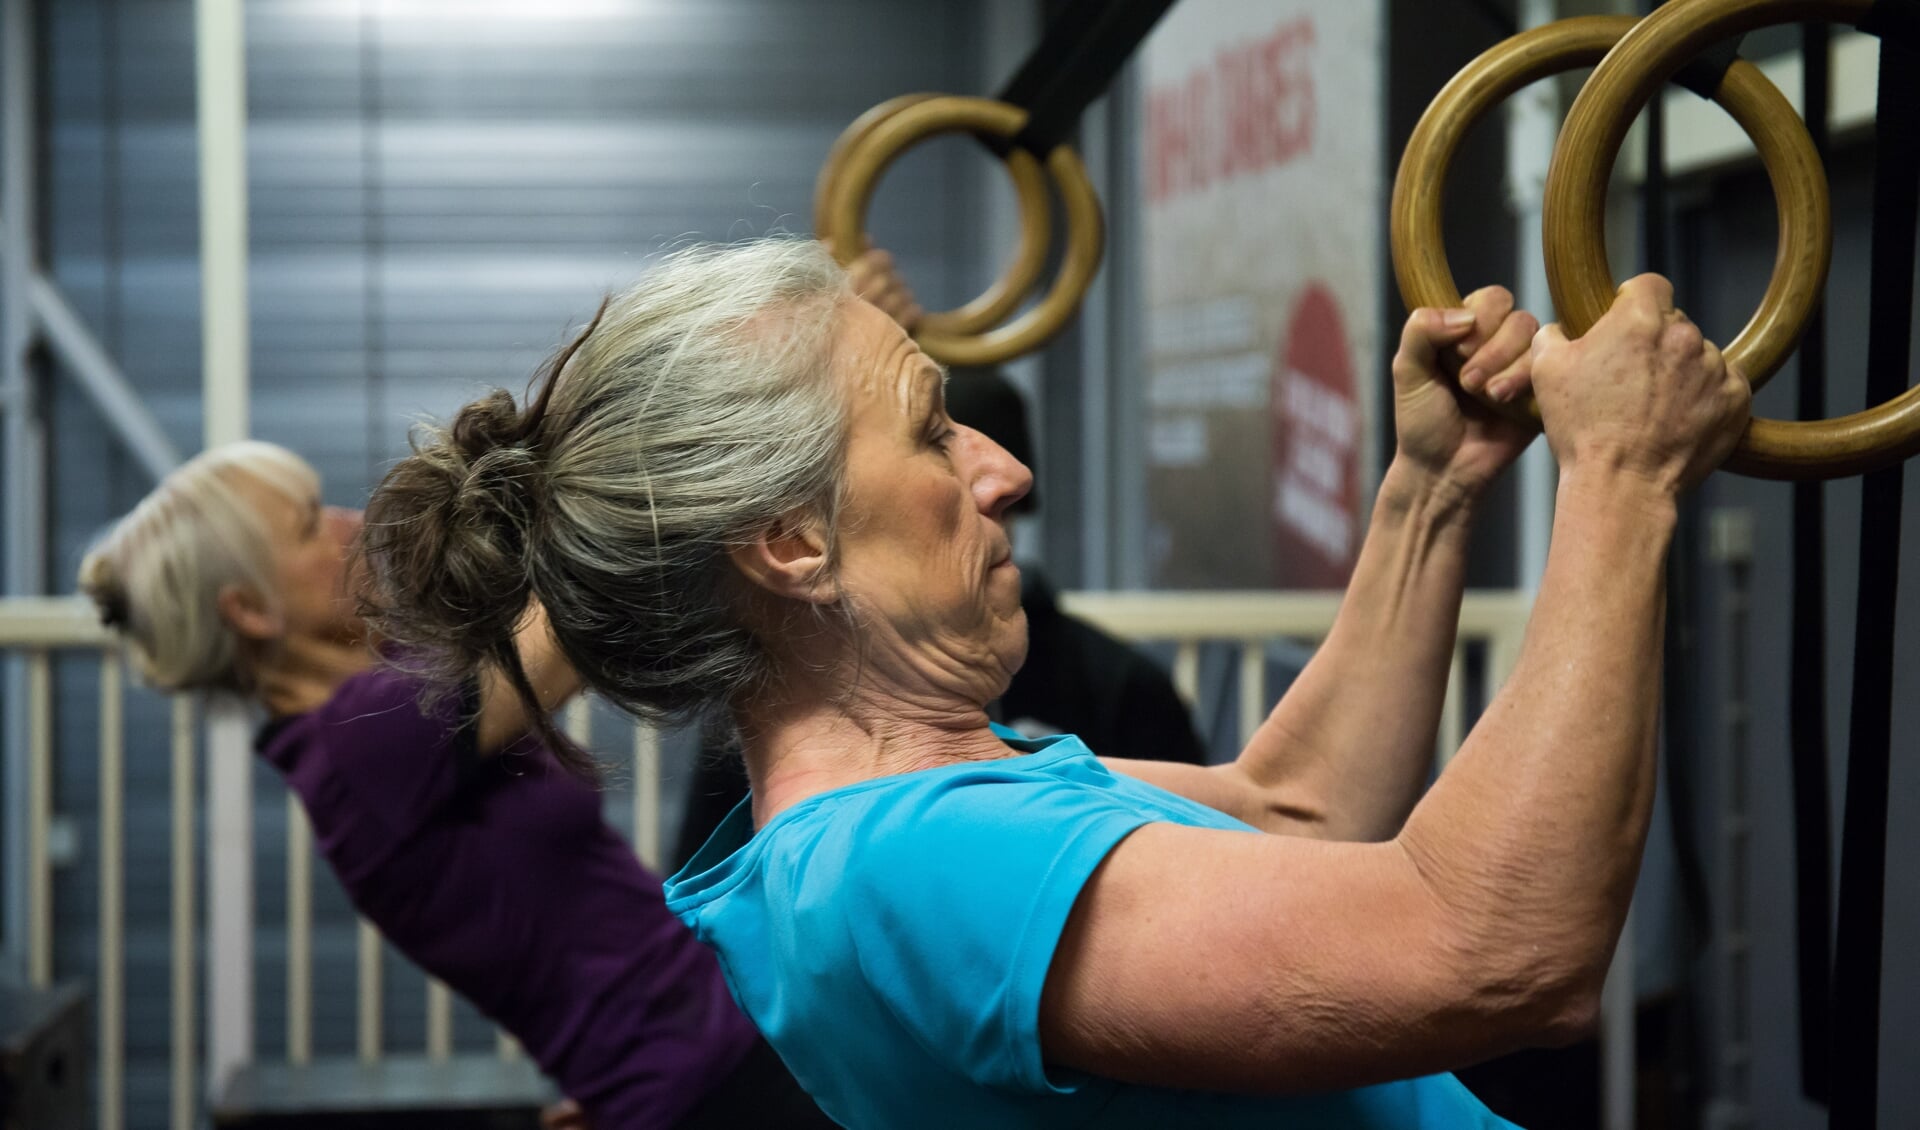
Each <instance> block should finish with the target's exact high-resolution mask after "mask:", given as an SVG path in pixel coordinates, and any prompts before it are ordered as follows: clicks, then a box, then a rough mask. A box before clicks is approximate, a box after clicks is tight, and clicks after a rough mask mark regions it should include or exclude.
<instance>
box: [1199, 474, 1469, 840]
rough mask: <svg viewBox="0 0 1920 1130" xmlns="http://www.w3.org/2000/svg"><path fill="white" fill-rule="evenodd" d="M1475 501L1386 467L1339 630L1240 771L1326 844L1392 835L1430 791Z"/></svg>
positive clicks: (1317, 655) (1245, 753)
mask: <svg viewBox="0 0 1920 1130" xmlns="http://www.w3.org/2000/svg"><path fill="white" fill-rule="evenodd" d="M1471 505H1472V504H1471V502H1470V500H1467V499H1464V498H1462V497H1460V496H1459V494H1458V493H1457V492H1454V491H1450V490H1449V489H1447V488H1446V487H1445V486H1444V485H1443V484H1440V483H1437V482H1434V481H1432V480H1431V479H1428V478H1426V477H1424V476H1422V475H1421V474H1420V473H1419V472H1417V471H1414V470H1412V469H1410V468H1408V467H1406V466H1404V465H1403V464H1401V463H1399V462H1396V463H1395V464H1394V465H1393V466H1392V467H1390V468H1389V469H1388V471H1387V475H1386V478H1385V481H1384V482H1383V483H1382V485H1381V488H1380V495H1379V498H1378V499H1377V501H1376V502H1375V505H1374V511H1373V520H1372V523H1371V526H1370V527H1369V529H1368V532H1367V538H1366V541H1365V543H1364V544H1363V545H1362V547H1361V551H1360V557H1359V560H1358V561H1357V562H1356V563H1355V566H1354V572H1353V580H1352V582H1351V583H1350V585H1349V586H1348V588H1347V595H1346V597H1345V599H1344V600H1343V601H1342V602H1341V605H1340V612H1339V615H1338V616H1337V617H1336V618H1335V620H1334V624H1333V628H1332V630H1331V631H1330V632H1329V633H1328V635H1327V639H1326V641H1325V643H1323V644H1322V645H1321V647H1320V648H1319V650H1318V651H1317V652H1316V653H1315V655H1314V657H1313V659H1312V661H1311V662H1309V663H1308V664H1307V666H1306V669H1305V670H1303V671H1302V672H1301V673H1300V677H1299V678H1298V679H1296V680H1295V681H1294V684H1293V686H1292V687H1291V688H1290V689H1289V690H1288V691H1287V694H1286V696H1285V697H1284V698H1283V699H1282V700H1281V701H1280V704H1279V705H1278V706H1276V707H1274V709H1273V712H1272V713H1271V714H1270V715H1269V716H1268V718H1267V721H1266V722H1265V723H1264V724H1263V725H1262V726H1261V727H1260V729H1259V730H1258V731H1257V732H1256V733H1255V734H1254V736H1253V739H1252V740H1251V741H1250V742H1248V744H1247V747H1246V749H1245V750H1244V751H1242V753H1241V755H1240V758H1239V760H1238V761H1237V762H1236V768H1237V769H1238V770H1240V771H1241V772H1244V773H1245V774H1246V775H1247V777H1248V778H1249V779H1251V780H1252V781H1253V782H1254V783H1255V784H1256V785H1258V786H1260V787H1261V788H1262V789H1263V790H1264V791H1267V792H1270V793H1271V794H1273V795H1275V796H1284V797H1286V798H1287V799H1288V802H1289V804H1290V805H1294V806H1298V805H1301V804H1302V802H1303V800H1304V803H1305V806H1306V807H1308V808H1311V809H1312V810H1315V811H1317V812H1319V813H1321V814H1322V821H1323V822H1322V824H1321V826H1320V827H1319V828H1317V829H1316V830H1317V831H1318V832H1319V833H1320V834H1321V835H1323V836H1325V837H1327V838H1330V839H1342V840H1382V839H1387V838H1389V837H1391V836H1392V835H1393V834H1394V833H1395V832H1396V831H1398V830H1399V827H1400V824H1401V822H1402V821H1403V820H1405V818H1406V815H1407V812H1408V811H1409V810H1410V809H1411V808H1412V807H1413V803H1414V801H1415V800H1416V799H1418V797H1419V796H1420V791H1421V789H1422V788H1423V787H1424V786H1425V785H1426V781H1427V774H1428V769H1429V767H1430V765H1431V763H1432V757H1433V749H1434V736H1435V732H1436V730H1437V728H1438V726H1439V720H1440V709H1441V704H1442V702H1443V701H1444V698H1445V692H1446V680H1447V672H1448V669H1449V666H1450V664H1451V660H1452V656H1453V645H1454V634H1455V631H1456V626H1457V624H1458V620H1459V615H1460V596H1461V589H1462V585H1463V583H1464V578H1465V573H1466V554H1467V537H1468V533H1469V527H1470V526H1471Z"/></svg>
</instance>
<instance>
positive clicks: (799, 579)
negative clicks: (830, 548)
mask: <svg viewBox="0 0 1920 1130" xmlns="http://www.w3.org/2000/svg"><path fill="white" fill-rule="evenodd" d="M727 556H729V557H731V558H732V559H733V565H734V568H736V569H738V570H740V572H741V574H742V575H744V576H745V577H746V578H747V580H749V581H751V582H753V583H754V584H755V585H756V586H758V587H759V588H761V589H764V590H766V591H767V592H770V593H772V594H774V595H775V596H782V597H786V598H787V599H789V600H800V601H805V602H807V603H808V604H832V603H833V602H834V601H836V600H838V599H840V588H839V586H838V585H836V584H834V582H833V578H832V577H831V576H829V575H828V573H827V539H826V535H825V533H824V532H823V531H822V530H821V529H820V524H819V523H818V522H815V521H812V520H810V519H803V518H782V519H780V520H779V521H777V522H775V523H774V524H773V525H771V526H769V527H767V528H766V529H765V530H762V531H761V533H760V536H759V537H756V538H754V539H753V540H752V541H750V542H747V543H746V544H744V545H736V546H734V547H733V548H732V549H730V550H728V551H727Z"/></svg>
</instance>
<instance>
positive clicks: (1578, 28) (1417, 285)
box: [1391, 16, 1833, 421]
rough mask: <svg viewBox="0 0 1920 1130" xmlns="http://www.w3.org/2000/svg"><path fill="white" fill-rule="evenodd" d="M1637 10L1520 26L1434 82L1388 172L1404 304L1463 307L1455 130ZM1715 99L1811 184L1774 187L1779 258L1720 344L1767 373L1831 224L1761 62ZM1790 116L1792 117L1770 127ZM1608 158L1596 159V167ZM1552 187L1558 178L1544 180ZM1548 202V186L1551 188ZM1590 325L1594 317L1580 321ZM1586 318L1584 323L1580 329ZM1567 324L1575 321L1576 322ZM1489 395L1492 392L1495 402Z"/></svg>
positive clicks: (1777, 161) (1800, 133) (1560, 302)
mask: <svg viewBox="0 0 1920 1130" xmlns="http://www.w3.org/2000/svg"><path fill="white" fill-rule="evenodd" d="M1638 22H1639V21H1638V20H1635V19H1634V18H1633V17H1632V16H1581V17H1576V18H1573V19H1565V20H1559V21H1556V22H1554V23H1550V24H1545V25H1542V26H1540V27H1537V28H1533V29H1530V30H1528V31H1525V32H1522V33H1520V34H1519V35H1516V36H1513V37H1512V38H1510V39H1507V40H1506V41H1504V42H1502V43H1500V44H1497V45H1495V46H1494V47H1493V48H1491V49H1489V50H1488V51H1487V52H1485V53H1484V54H1482V55H1481V56H1480V57H1479V58H1477V59H1475V60H1474V61H1473V62H1472V63H1469V64H1468V65H1467V66H1466V68H1465V69H1463V70H1462V71H1461V72H1460V73H1459V74H1458V75H1456V76H1454V78H1453V81H1451V82H1449V83H1448V84H1447V85H1446V86H1445V87H1444V88H1442V89H1441V91H1440V93H1439V95H1438V96H1436V97H1435V98H1434V100H1433V104H1432V105H1431V106H1429V107H1428V108H1427V112H1426V113H1425V114H1424V115H1422V116H1421V118H1420V122H1419V124H1418V125H1416V126H1415V127H1414V131H1413V136H1412V137H1411V138H1410V139H1409V140H1408V142H1407V148H1406V153H1405V155H1404V156H1403V157H1402V158H1401V162H1400V172H1399V175H1398V177H1397V178H1396V179H1395V181H1394V191H1393V206H1392V211H1391V225H1392V227H1391V241H1392V246H1393V266H1394V273H1395V275H1396V277H1397V278H1398V280H1399V283H1400V293H1401V296H1402V297H1403V298H1404V299H1405V301H1406V303H1407V306H1408V307H1409V308H1418V307H1421V306H1443V307H1444V306H1458V305H1459V304H1460V301H1461V298H1460V290H1459V287H1458V286H1457V285H1456V284H1455V283H1454V280H1453V272H1452V271H1451V270H1450V269H1449V268H1448V266H1447V257H1446V247H1445V245H1444V242H1443V236H1442V229H1441V211H1442V203H1443V198H1442V193H1443V191H1444V189H1445V185H1446V173H1447V166H1448V165H1449V164H1451V162H1452V160H1453V157H1454V154H1455V153H1456V152H1457V151H1458V149H1459V146H1460V142H1461V139H1462V138H1463V137H1464V136H1465V135H1466V132H1467V130H1468V128H1469V127H1471V126H1472V125H1473V123H1474V122H1475V121H1477V120H1479V118H1480V117H1482V116H1483V115H1485V114H1486V113H1487V112H1488V111H1489V110H1491V109H1492V108H1493V107H1495V106H1497V105H1499V104H1500V103H1501V102H1502V101H1504V100H1505V99H1506V98H1507V97H1508V96H1510V95H1511V94H1513V93H1514V92H1515V91H1517V90H1519V89H1521V88H1522V87H1524V86H1526V85H1528V84H1529V83H1533V82H1536V81H1538V80H1540V79H1542V78H1546V77H1548V76H1549V75H1554V74H1558V73H1560V72H1562V71H1567V70H1572V69H1574V68H1576V67H1585V66H1592V65H1594V64H1596V63H1598V62H1600V61H1601V59H1602V58H1603V57H1605V56H1606V55H1607V52H1608V51H1609V50H1610V49H1612V48H1613V47H1614V45H1615V44H1616V43H1618V42H1620V41H1622V39H1623V38H1624V37H1625V36H1626V35H1627V34H1628V33H1629V32H1630V31H1631V30H1632V29H1633V28H1634V27H1635V25H1636V24H1637V23H1638ZM1714 100H1715V101H1716V102H1719V103H1720V105H1721V106H1722V107H1723V108H1724V109H1725V110H1726V111H1727V113H1728V114H1729V115H1731V116H1732V117H1733V119H1734V120H1735V121H1736V122H1739V123H1740V124H1741V126H1742V127H1743V128H1745V129H1747V131H1748V132H1749V133H1753V134H1756V137H1757V144H1758V145H1759V148H1760V152H1761V159H1762V160H1763V161H1764V162H1765V163H1766V166H1767V170H1768V172H1769V173H1770V174H1772V175H1773V178H1774V183H1775V184H1776V185H1779V184H1781V183H1783V182H1785V181H1789V180H1790V181H1791V182H1792V183H1794V184H1796V185H1797V186H1800V187H1801V188H1803V189H1805V188H1806V187H1807V186H1811V190H1810V191H1799V192H1796V193H1793V194H1786V193H1781V194H1778V195H1779V207H1780V215H1781V222H1780V229H1781V234H1780V263H1781V264H1790V265H1791V266H1792V268H1793V269H1785V268H1784V267H1777V268H1776V270H1775V272H1774V278H1773V282H1772V283H1771V284H1770V285H1769V287H1768V289H1767V294H1766V297H1765V298H1764V299H1763V300H1762V302H1761V304H1760V310H1759V311H1758V312H1757V313H1755V314H1754V316H1753V319H1752V320H1751V321H1749V322H1748V323H1747V326H1746V328H1745V329H1743V330H1741V331H1740V335H1739V336H1738V337H1736V338H1735V339H1734V340H1733V342H1732V343H1731V344H1729V345H1728V346H1727V349H1726V355H1727V357H1728V359H1729V360H1737V362H1738V363H1739V364H1740V365H1741V370H1742V372H1745V373H1746V374H1747V375H1748V378H1749V379H1750V380H1751V381H1752V382H1753V383H1754V384H1755V385H1756V386H1758V385H1760V384H1762V383H1764V382H1765V381H1766V379H1767V378H1768V377H1770V376H1772V375H1773V373H1774V372H1775V370H1777V369H1778V368H1779V367H1780V364H1781V362H1782V361H1784V360H1785V359H1786V356H1787V355H1788V354H1789V353H1791V352H1792V350H1793V346H1794V343H1795V342H1796V341H1798V340H1799V336H1800V333H1801V331H1802V330H1803V329H1804V328H1805V326H1806V320H1807V317H1808V315H1810V314H1811V313H1812V308H1813V307H1812V303H1811V300H1810V296H1809V294H1808V292H1807V291H1806V290H1805V284H1806V281H1807V278H1808V275H1809V274H1811V277H1812V279H1813V283H1814V289H1813V292H1812V293H1813V294H1817V293H1818V289H1819V286H1820V285H1821V284H1823V283H1824V281H1825V279H1826V268H1827V260H1828V257H1829V255H1830V254H1831V249H1832V243H1833V234H1832V222H1831V217H1830V216H1829V214H1828V206H1827V193H1826V177H1825V174H1824V173H1823V172H1822V171H1821V168H1820V161H1819V157H1818V155H1817V154H1815V152H1814V150H1813V143H1812V140H1811V139H1810V138H1808V136H1807V133H1806V131H1805V130H1804V129H1799V128H1797V127H1798V125H1799V120H1798V119H1797V118H1793V117H1792V114H1793V109H1792V107H1791V105H1789V104H1788V102H1787V100H1786V99H1785V98H1784V97H1782V96H1781V94H1780V92H1779V90H1777V89H1776V88H1775V87H1774V85H1773V84H1772V83H1771V82H1769V81H1768V80H1767V78H1766V76H1765V75H1763V74H1761V73H1760V70H1759V68H1757V67H1755V66H1754V65H1753V64H1751V63H1748V62H1746V61H1745V60H1739V61H1736V62H1735V63H1734V65H1733V66H1732V67H1731V68H1729V70H1728V71H1727V75H1726V78H1725V79H1724V80H1723V81H1722V82H1721V84H1720V89H1719V90H1718V91H1717V92H1716V93H1715V96H1714ZM1782 114H1784V115H1787V118H1788V119H1789V120H1791V121H1792V123H1793V126H1794V127H1796V128H1791V129H1787V128H1774V126H1775V125H1776V123H1778V122H1780V121H1781V118H1780V115H1782ZM1565 139H1566V134H1564V133H1563V134H1562V135H1561V145H1560V146H1558V147H1556V149H1555V154H1556V157H1555V159H1556V161H1557V160H1558V154H1559V152H1560V150H1561V149H1563V148H1565V145H1566V140H1565ZM1607 168H1608V166H1602V172H1603V174H1604V172H1605V171H1606V170H1607ZM1548 184H1549V186H1550V187H1549V192H1551V185H1552V184H1553V181H1552V180H1551V179H1549V181H1548ZM1548 201H1549V205H1551V201H1552V197H1551V196H1549V197H1548ZM1548 215H1549V222H1548V225H1547V231H1548V242H1547V246H1548V249H1549V257H1548V265H1549V269H1550V270H1551V268H1552V264H1553V259H1552V256H1551V250H1552V247H1553V243H1552V233H1553V226H1552V222H1551V216H1552V213H1551V211H1550V210H1549V213H1548ZM1593 222H1594V223H1595V224H1596V226H1595V227H1594V228H1593V229H1592V232H1591V233H1583V234H1591V235H1592V242H1593V245H1594V246H1596V247H1599V260H1598V262H1599V268H1598V269H1599V271H1600V277H1601V278H1602V279H1608V275H1607V274H1606V271H1607V266H1606V250H1605V247H1604V246H1602V245H1601V239H1602V237H1603V235H1604V228H1602V227H1599V226H1598V225H1599V223H1600V220H1597V219H1596V220H1595V221H1593ZM1613 293H1614V288H1613V284H1612V282H1611V281H1607V282H1606V284H1605V290H1604V298H1603V300H1602V302H1601V304H1600V311H1601V312H1602V313H1604V312H1605V311H1606V308H1607V306H1608V305H1609V304H1611V302H1612V299H1613ZM1554 300H1555V303H1556V305H1557V306H1558V307H1559V310H1560V313H1561V317H1562V318H1563V320H1567V321H1569V322H1571V321H1572V319H1571V317H1570V316H1569V313H1568V310H1569V308H1568V306H1567V304H1566V301H1565V300H1564V299H1563V298H1562V297H1561V293H1560V290H1559V289H1558V288H1557V287H1556V288H1555V290H1554ZM1587 325H1591V322H1589V323H1587ZM1585 328H1586V327H1585V326H1582V327H1581V329H1582V330H1584V329H1585ZM1568 332H1569V333H1571V332H1573V328H1572V326H1571V325H1569V327H1568ZM1490 403H1492V402H1490ZM1493 406H1494V407H1495V408H1497V409H1499V410H1500V411H1502V412H1505V413H1507V414H1510V415H1514V416H1520V415H1523V414H1524V415H1525V416H1526V417H1528V418H1531V419H1533V420H1536V421H1537V420H1538V419H1539V416H1540V411H1539V407H1538V405H1536V404H1535V403H1534V402H1533V401H1532V399H1531V398H1523V399H1521V400H1519V401H1515V402H1512V403H1511V404H1498V403H1494V404H1493Z"/></svg>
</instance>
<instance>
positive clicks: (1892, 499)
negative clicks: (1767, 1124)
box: [1831, 39, 1920, 1130]
mask: <svg viewBox="0 0 1920 1130" xmlns="http://www.w3.org/2000/svg"><path fill="white" fill-rule="evenodd" d="M1874 135H1875V170H1874V191H1873V267H1872V300H1871V301H1872V309H1871V321H1870V324H1869V328H1868V333H1867V401H1868V403H1870V404H1871V403H1879V402H1881V401H1884V400H1887V399H1890V398H1891V397H1893V396H1897V395H1898V394H1899V393H1901V392H1902V391H1904V390H1905V388H1906V385H1907V379H1908V366H1909V364H1910V363H1911V362H1910V350H1911V345H1912V330H1913V327H1912V316H1913V274H1914V239H1915V236H1916V234H1917V231H1916V229H1920V52H1915V51H1913V50H1911V49H1909V48H1908V47H1906V46H1905V45H1904V44H1902V43H1900V42H1898V41H1896V40H1894V39H1883V40H1882V41H1881V44H1880V80H1879V110H1878V112H1877V115H1876V120H1875V126H1874ZM1902 485H1903V469H1902V468H1901V467H1899V466H1895V467H1892V468H1890V469H1888V470H1885V471H1876V472H1874V473H1873V474H1871V475H1868V476H1866V478H1865V480H1864V481H1863V482H1862V484H1861V498H1860V585H1859V590H1858V592H1859V603H1858V606H1857V611H1856V616H1857V621H1856V626H1855V634H1854V654H1853V716H1852V718H1851V720H1850V723H1851V724H1850V726H1849V733H1848V738H1849V749H1848V754H1847V794H1846V822H1845V824H1844V826H1843V827H1842V829H1841V854H1840V913H1839V928H1838V930H1837V933H1836V938H1835V944H1834V951H1835V963H1834V974H1833V988H1834V1017H1833V1018H1834V1032H1833V1099H1832V1111H1833V1117H1832V1122H1831V1125H1832V1126H1834V1127H1837V1128H1839V1130H1871V1128H1872V1127H1873V1126H1875V1124H1876V1122H1877V1118H1878V1106H1879V1090H1880V1089H1879V1082H1880V963H1881V956H1882V953H1881V950H1882V944H1883V937H1882V933H1883V928H1884V923H1883V918H1884V912H1885V909H1886V907H1885V894H1886V847H1887V778H1888V769H1889V766H1888V762H1889V751H1890V747H1891V744H1892V739H1893V734H1892V721H1893V662H1894V632H1893V628H1894V615H1895V610H1896V609H1895V597H1896V595H1897V590H1898V584H1899V576H1900V507H1901V494H1902V489H1901V488H1902Z"/></svg>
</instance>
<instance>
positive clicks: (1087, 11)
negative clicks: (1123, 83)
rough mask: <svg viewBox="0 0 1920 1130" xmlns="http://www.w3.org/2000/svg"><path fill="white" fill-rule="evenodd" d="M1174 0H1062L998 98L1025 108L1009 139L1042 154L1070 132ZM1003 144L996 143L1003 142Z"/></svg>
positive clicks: (1035, 153) (1031, 151)
mask: <svg viewBox="0 0 1920 1130" xmlns="http://www.w3.org/2000/svg"><path fill="white" fill-rule="evenodd" d="M1172 6H1173V0H1066V3H1064V4H1063V5H1061V7H1060V9H1059V11H1058V12H1057V13H1055V15H1054V17H1053V19H1052V20H1050V21H1049V22H1048V24H1047V30H1046V34H1044V35H1043V36H1041V37H1040V43H1039V45H1038V46H1036V47H1035V48H1034V49H1033V51H1032V52H1031V53H1030V54H1029V55H1028V56H1027V59H1026V61H1025V62H1024V63H1022V64H1021V65H1020V69H1019V70H1018V71H1016V72H1014V76H1013V78H1012V79H1010V80H1008V82H1007V85H1006V86H1004V87H1002V88H1001V90H1000V93H999V95H998V98H999V99H1000V101H1002V102H1010V103H1012V104H1013V105H1015V106H1020V107H1022V108H1024V109H1025V110H1026V111H1027V128H1026V129H1024V130H1022V131H1021V132H1020V136H1018V137H1016V138H1014V140H1013V145H1014V146H1017V147H1019V148H1022V149H1025V150H1027V151H1028V152H1030V153H1033V154H1034V155H1035V156H1039V157H1045V156H1046V155H1047V154H1048V153H1049V152H1051V151H1052V149H1053V147H1054V146H1056V145H1059V144H1060V143H1061V142H1063V141H1066V140H1067V139H1068V138H1070V137H1072V136H1073V130H1074V126H1075V125H1076V124H1077V123H1078V122H1079V121H1080V115H1081V114H1083V113H1085V112H1086V109H1087V107H1088V106H1089V105H1091V104H1092V103H1093V102H1094V100H1095V99H1097V98H1099V97H1100V96H1101V95H1102V94H1105V93H1106V90H1107V87H1108V86H1110V85H1112V83H1113V78H1114V76H1115V75H1117V74H1119V73H1120V68H1121V67H1123V66H1125V65H1126V62H1127V59H1128V58H1129V57H1131V56H1132V55H1133V52H1134V49H1135V48H1136V47H1138V46H1140V41H1141V40H1143V39H1145V38H1146V37H1147V33H1148V32H1150V31H1152V30H1153V25H1154V24H1156V23H1158V22H1159V20H1160V17H1161V16H1162V15H1164V14H1165V13H1166V10H1167V9H1168V8H1170V7H1172ZM1002 147H1003V146H995V148H1002Z"/></svg>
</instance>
